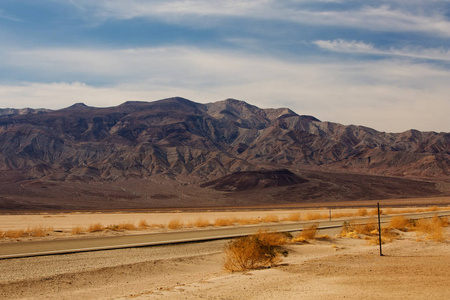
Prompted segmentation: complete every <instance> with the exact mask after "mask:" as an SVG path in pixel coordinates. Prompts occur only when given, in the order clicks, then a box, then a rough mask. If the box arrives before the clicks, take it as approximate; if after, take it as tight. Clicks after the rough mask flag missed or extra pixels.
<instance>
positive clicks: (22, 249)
mask: <svg viewBox="0 0 450 300" xmlns="http://www.w3.org/2000/svg"><path fill="white" fill-rule="evenodd" d="M436 214H437V215H439V216H444V215H450V212H449V211H446V212H429V213H414V214H404V216H405V217H407V218H415V219H418V218H427V217H432V216H434V215H436ZM391 217H392V216H381V221H382V222H388V221H389V220H390V218H391ZM369 219H370V218H369V217H365V218H352V219H339V220H331V221H329V220H319V221H306V222H297V223H282V224H265V225H253V226H239V227H230V228H214V229H206V230H204V229H201V230H191V231H177V232H165V233H153V234H139V235H125V236H114V237H96V238H76V239H65V240H52V241H36V242H19V243H2V244H0V259H8V258H20V257H32V256H41V255H56V254H68V253H77V252H88V251H101V250H112V249H121V248H134V247H147V246H154V245H164V244H175V243H187V242H198V241H208V240H217V239H227V238H235V237H240V236H246V235H249V234H253V233H255V232H257V231H258V230H260V229H263V230H270V231H278V232H295V231H301V230H302V229H303V228H305V227H307V226H310V225H311V224H314V223H319V229H328V228H337V227H341V226H342V224H343V223H344V222H345V221H351V220H353V221H357V222H361V223H365V222H366V221H367V220H369Z"/></svg>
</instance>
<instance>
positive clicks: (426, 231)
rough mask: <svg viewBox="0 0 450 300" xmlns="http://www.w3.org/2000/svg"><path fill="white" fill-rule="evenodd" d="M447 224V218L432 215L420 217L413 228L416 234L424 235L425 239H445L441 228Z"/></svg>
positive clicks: (441, 240) (437, 240)
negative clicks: (425, 217)
mask: <svg viewBox="0 0 450 300" xmlns="http://www.w3.org/2000/svg"><path fill="white" fill-rule="evenodd" d="M445 226H448V220H445V219H441V218H439V217H438V216H434V217H433V218H432V219H420V220H418V221H417V222H416V226H415V230H416V231H417V234H418V236H422V235H425V236H426V238H427V239H429V240H434V241H436V242H443V241H445V236H444V230H443V228H444V227H445Z"/></svg>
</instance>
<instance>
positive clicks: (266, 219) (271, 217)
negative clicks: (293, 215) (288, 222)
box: [262, 215, 280, 223]
mask: <svg viewBox="0 0 450 300" xmlns="http://www.w3.org/2000/svg"><path fill="white" fill-rule="evenodd" d="M262 221H263V222H265V223H277V222H280V218H279V217H278V216H276V215H266V216H265V217H263V218H262Z"/></svg>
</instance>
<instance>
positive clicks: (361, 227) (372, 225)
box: [353, 218, 378, 235]
mask: <svg viewBox="0 0 450 300" xmlns="http://www.w3.org/2000/svg"><path fill="white" fill-rule="evenodd" d="M377 227H378V226H377V223H376V221H375V219H373V218H372V219H370V220H369V221H367V223H365V224H354V225H353V229H354V230H355V231H356V233H360V234H364V235H372V232H373V231H374V230H377Z"/></svg>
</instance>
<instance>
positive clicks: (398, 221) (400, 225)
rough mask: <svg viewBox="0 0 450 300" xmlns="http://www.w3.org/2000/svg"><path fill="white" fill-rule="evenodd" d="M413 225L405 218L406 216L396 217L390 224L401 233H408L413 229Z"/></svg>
mask: <svg viewBox="0 0 450 300" xmlns="http://www.w3.org/2000/svg"><path fill="white" fill-rule="evenodd" d="M412 225H413V223H412V222H411V220H410V219H407V218H405V217H404V216H395V217H392V219H391V221H390V222H389V227H390V228H395V229H398V230H401V231H408V229H409V228H411V227H412Z"/></svg>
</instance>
